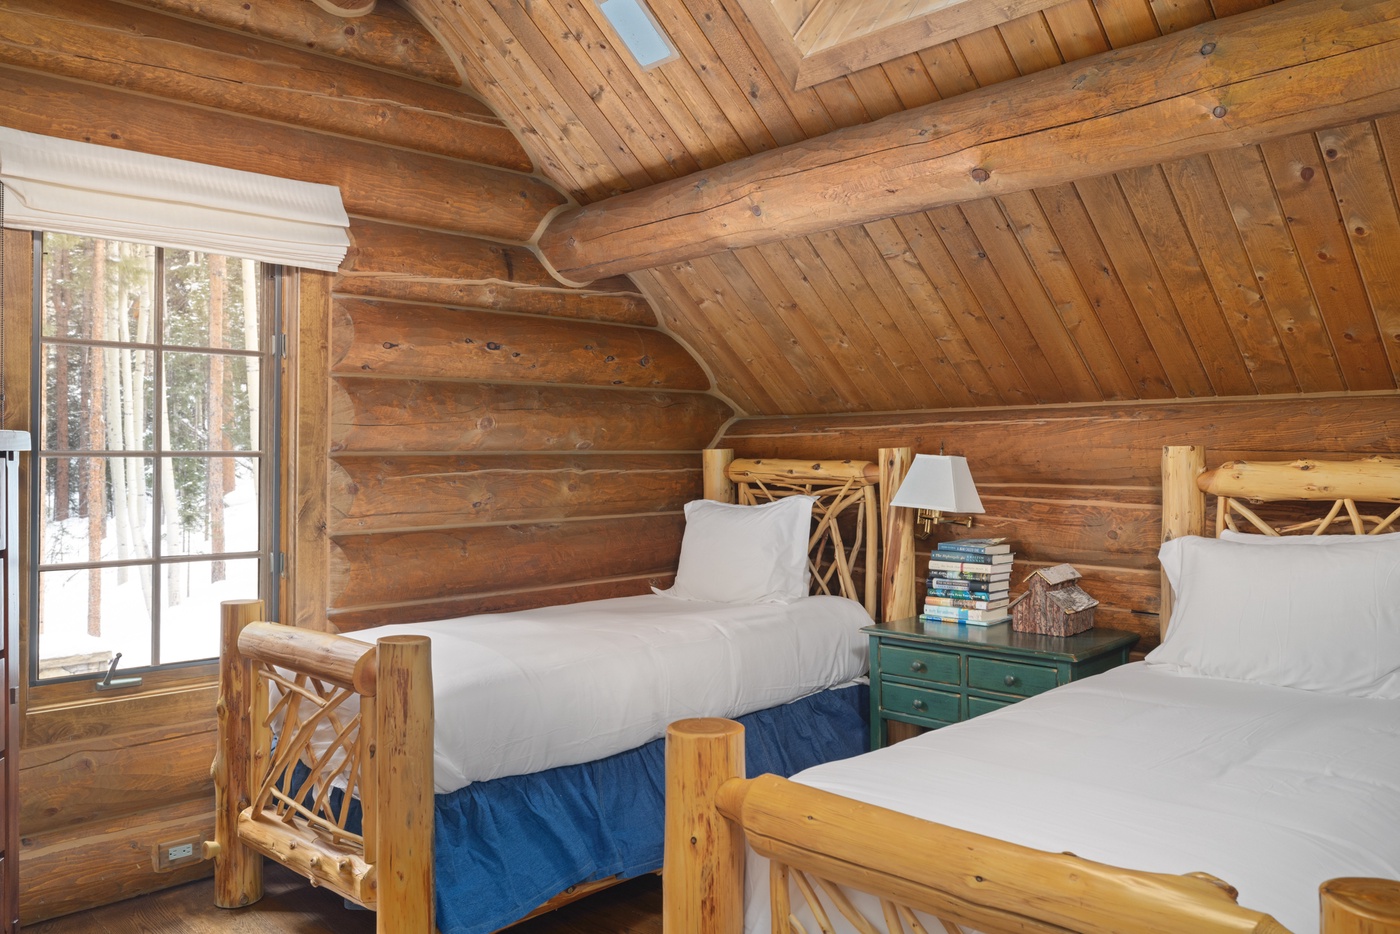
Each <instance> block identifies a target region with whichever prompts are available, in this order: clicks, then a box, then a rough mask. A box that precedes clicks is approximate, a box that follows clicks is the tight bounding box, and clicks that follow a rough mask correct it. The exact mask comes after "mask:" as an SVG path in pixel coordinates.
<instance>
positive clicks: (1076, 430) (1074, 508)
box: [721, 393, 1400, 650]
mask: <svg viewBox="0 0 1400 934" xmlns="http://www.w3.org/2000/svg"><path fill="white" fill-rule="evenodd" d="M721 444H723V445H724V446H726V447H733V448H734V449H735V451H736V453H737V454H738V456H740V457H744V456H749V455H755V454H759V453H762V454H766V455H768V456H773V457H815V456H826V457H830V456H832V455H837V456H845V457H860V456H866V455H867V454H868V452H870V451H873V450H875V449H877V448H880V447H893V446H903V445H908V446H910V447H912V448H913V449H914V450H915V451H921V452H924V453H934V452H937V451H940V450H943V451H946V452H947V453H949V454H961V455H963V456H965V457H966V458H967V460H968V466H969V467H970V468H971V470H972V476H973V479H974V480H975V481H976V483H977V490H978V492H979V493H980V494H981V498H982V505H983V506H984V507H985V508H986V513H985V514H983V515H979V516H975V517H974V524H973V526H972V528H971V529H964V528H961V527H956V526H955V527H940V528H939V529H937V530H936V531H935V534H934V537H933V538H931V539H930V540H927V541H923V542H920V543H919V545H918V552H919V554H918V558H917V562H916V567H918V568H920V569H921V570H920V573H922V568H923V567H924V563H925V561H926V560H927V557H928V552H929V549H930V548H931V547H932V546H933V545H934V544H935V543H936V542H937V541H939V540H942V539H946V538H950V537H969V536H975V537H982V536H989V535H992V536H1006V537H1007V538H1009V539H1011V541H1012V542H1013V544H1014V547H1015V550H1016V563H1015V565H1014V567H1013V570H1012V593H1013V594H1014V593H1017V592H1019V590H1020V589H1021V587H1020V584H1021V581H1022V580H1023V579H1024V577H1025V576H1026V574H1028V573H1029V572H1031V571H1032V570H1035V569H1036V568H1041V567H1046V566H1048V565H1052V564H1059V563H1062V562H1068V563H1070V564H1073V565H1074V566H1075V567H1076V568H1077V569H1078V570H1079V571H1080V572H1081V573H1082V574H1083V575H1084V580H1083V581H1082V583H1083V586H1084V589H1085V590H1087V591H1088V592H1089V593H1090V594H1092V595H1093V596H1095V597H1097V598H1098V599H1099V601H1100V605H1099V607H1098V608H1097V609H1096V610H1095V622H1096V624H1097V625H1100V626H1107V627H1110V628H1114V629H1126V630H1130V631H1132V632H1137V633H1139V634H1141V636H1142V641H1141V642H1140V643H1139V644H1138V649H1139V650H1146V649H1148V648H1150V647H1151V646H1153V645H1155V644H1156V642H1157V615H1156V614H1157V612H1158V610H1159V608H1160V603H1159V599H1160V594H1159V582H1158V578H1159V569H1158V565H1157V561H1156V554H1157V547H1158V543H1159V541H1160V534H1161V501H1162V498H1161V451H1162V447H1163V446H1165V445H1168V444H1200V445H1204V446H1205V448H1206V457H1207V461H1208V463H1212V464H1214V463H1218V462H1219V461H1221V460H1223V459H1229V458H1234V457H1264V458H1282V457H1294V456H1302V455H1327V456H1337V455H1347V454H1355V455H1367V454H1376V453H1391V454H1393V453H1400V396H1397V395H1396V394H1394V393H1385V394H1356V395H1349V396H1343V395H1335V396H1313V397H1301V396H1294V397H1289V398H1282V399H1267V400H1258V401H1253V400H1251V401H1231V402H1222V401H1199V402H1181V403H1134V404H1122V405H1092V406H1038V407H1020V408H998V409H973V410H960V411H952V410H950V411H939V412H920V413H911V414H899V415H883V416H838V417H832V416H827V417H822V418H794V419H757V418H751V419H741V420H739V421H736V422H735V423H733V424H732V425H731V426H730V427H729V429H728V430H727V431H726V432H725V435H724V438H723V439H722V441H721Z"/></svg>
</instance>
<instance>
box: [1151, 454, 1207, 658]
mask: <svg viewBox="0 0 1400 934" xmlns="http://www.w3.org/2000/svg"><path fill="white" fill-rule="evenodd" d="M1205 470H1206V451H1205V448H1203V447H1200V446H1198V445H1169V446H1168V447H1165V448H1163V449H1162V541H1164V542H1169V541H1171V540H1172V539H1174V538H1180V537H1181V536H1183V535H1200V534H1201V533H1202V531H1203V529H1204V527H1205V515H1206V496H1205V494H1204V493H1202V492H1201V489H1200V487H1198V486H1197V485H1196V478H1197V477H1199V476H1200V475H1201V474H1203V473H1205ZM1171 615H1172V586H1171V582H1170V581H1168V580H1167V572H1166V571H1163V572H1162V602H1161V610H1160V614H1159V616H1158V618H1157V632H1158V636H1159V637H1160V638H1163V639H1165V638H1166V637H1167V626H1168V624H1169V623H1170V622H1171Z"/></svg>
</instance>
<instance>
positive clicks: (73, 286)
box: [31, 234, 276, 680]
mask: <svg viewBox="0 0 1400 934" xmlns="http://www.w3.org/2000/svg"><path fill="white" fill-rule="evenodd" d="M43 247H44V249H43V250H42V252H40V251H38V250H37V249H36V279H39V280H40V281H41V282H42V285H43V288H42V289H41V290H36V292H41V294H38V295H36V304H41V308H38V309H36V315H35V330H36V332H37V333H36V335H35V337H36V341H35V356H36V364H38V363H40V362H41V361H42V362H43V365H42V366H36V367H35V374H36V375H35V379H36V381H38V383H39V385H38V386H36V387H35V393H34V399H35V403H34V404H35V422H36V424H39V425H40V426H41V430H40V431H39V432H38V435H39V440H40V451H39V453H40V455H41V457H42V458H43V460H41V464H42V467H41V469H39V470H36V471H35V477H34V491H35V493H36V499H35V515H34V519H33V521H34V523H35V526H36V531H38V530H42V531H43V535H42V536H38V535H36V540H37V541H42V542H44V547H43V549H42V555H41V559H40V561H39V562H37V563H36V565H35V568H34V571H33V572H32V575H33V576H32V578H31V579H32V581H33V583H34V585H35V586H36V591H35V592H36V595H37V599H35V600H34V605H35V616H36V623H37V627H36V631H37V633H38V638H36V639H34V640H33V642H32V643H31V644H32V645H33V646H34V648H33V655H34V658H33V662H34V666H33V669H32V670H33V671H34V672H35V673H36V677H37V680H53V679H64V678H76V677H84V676H91V674H92V673H94V672H95V671H98V670H104V671H105V667H106V665H105V662H106V661H107V660H108V659H110V658H111V657H112V655H113V651H114V650H115V651H120V652H122V653H123V658H122V660H121V667H122V669H123V670H128V669H131V668H143V667H149V666H161V665H167V664H171V665H183V664H187V663H195V662H198V661H202V660H204V659H207V658H210V657H213V656H216V655H217V649H218V647H217V625H216V624H217V613H215V612H212V609H213V607H214V605H216V602H217V600H220V599H234V598H238V597H255V596H259V595H260V594H261V591H262V585H261V583H260V582H261V581H262V579H263V576H264V574H265V572H266V570H267V568H268V567H269V566H270V562H269V561H267V560H265V559H268V558H269V557H270V547H271V544H270V540H271V538H272V533H271V529H270V528H269V520H270V516H269V514H268V511H267V510H266V509H264V494H265V492H266V489H267V487H268V486H269V484H270V483H271V482H272V481H273V479H274V477H273V476H272V474H274V473H275V471H273V470H269V469H268V468H267V465H266V463H265V461H266V460H267V459H268V451H267V450H266V449H265V447H264V439H265V438H266V437H268V436H270V435H271V433H270V432H266V431H264V430H263V428H262V425H261V422H262V413H261V410H262V408H263V403H264V400H265V399H266V398H267V397H269V396H272V397H274V398H275V393H276V390H275V385H265V384H264V383H263V381H262V374H263V373H264V372H267V373H271V374H274V376H275V373H276V370H275V369H272V368H271V365H272V360H273V357H272V354H271V353H270V352H269V344H270V342H269V341H268V340H267V339H266V335H265V333H264V332H265V330H266V328H265V324H264V322H263V318H264V317H265V314H264V312H265V309H264V307H263V306H264V305H265V304H266V302H265V299H266V298H267V297H270V296H269V295H266V294H265V295H264V296H263V297H262V298H260V297H259V294H258V293H259V292H260V291H264V292H266V291H267V290H266V286H267V285H269V284H271V282H272V280H271V279H269V278H268V277H267V276H265V275H264V274H263V273H262V272H261V271H259V269H258V267H257V265H256V264H254V263H252V262H251V261H241V260H238V259H230V258H227V257H216V256H205V255H204V254H195V253H189V252H180V251H165V250H160V249H153V248H140V247H135V246H134V245H130V244H119V243H116V242H115V241H107V242H104V241H86V242H83V241H82V239H81V238H76V237H65V236H63V235H52V234H46V235H44V239H43ZM84 251H86V252H84ZM171 257H174V259H173V260H172V259H171ZM147 262H149V266H148V267H147V266H143V265H142V264H144V263H147ZM104 266H105V269H104ZM114 267H115V268H114ZM240 274H241V275H240ZM235 278H236V279H237V282H236V283H235V282H234V281H233V280H234V279H235ZM148 293H149V294H148ZM168 295H169V296H170V301H174V302H176V304H177V306H178V311H174V312H172V306H171V304H170V301H168V300H167V296H168ZM240 299H241V303H240ZM191 315H193V317H192V316H191ZM201 315H202V316H201ZM237 342H244V343H245V344H246V346H243V347H238V346H221V345H231V344H234V343H237ZM75 402H76V404H75ZM270 412H271V417H272V418H274V419H275V417H276V411H275V409H272V410H270ZM104 419H105V422H104ZM204 441H214V442H216V444H213V445H210V444H207V443H200V442H204ZM93 442H95V443H93ZM133 442H134V443H136V444H138V445H144V447H132V443H133ZM240 444H243V445H245V447H244V448H243V449H239V447H238V445H240ZM181 445H184V447H182V446H181ZM99 465H100V466H99ZM98 536H100V542H101V547H100V548H99V546H98V541H99V538H98ZM65 539H71V541H68V542H65ZM112 539H115V541H113V540H112ZM228 546H232V547H228ZM83 552H86V553H88V554H89V555H90V559H89V560H86V561H84V560H81V557H80V555H81V554H82V553H83ZM99 552H100V553H99ZM74 559H78V560H74ZM201 566H203V567H201ZM135 584H139V588H138V589H136V590H133V586H134V585H135ZM84 590H86V595H85V596H84V594H83V591H84ZM133 599H134V600H135V601H136V602H135V603H133V602H132V601H133ZM191 601H192V602H191ZM46 603H48V604H50V606H51V608H52V609H53V610H55V612H53V613H47V614H46V613H45V604H46ZM78 611H81V613H79V612H78ZM84 615H85V616H86V619H87V632H88V635H89V636H92V637H98V636H103V637H105V638H104V639H97V640H94V639H88V640H83V639H81V638H78V639H74V638H72V632H71V630H72V625H73V618H74V617H77V616H84ZM46 617H48V618H51V619H55V621H56V622H55V625H58V624H60V623H62V624H66V626H67V629H66V630H65V632H63V633H50V634H49V638H47V639H46V638H45V635H46V634H45V618H46ZM206 617H207V618H206ZM80 623H81V620H79V624H80ZM104 625H105V627H106V628H107V629H109V630H110V629H113V628H115V629H118V630H119V631H120V632H124V633H126V634H125V635H121V634H120V632H119V633H118V634H117V635H115V637H114V636H113V634H112V633H110V631H109V632H103V631H102V630H103V628H104ZM132 626H135V629H133V628H132ZM50 628H52V627H50ZM141 628H146V629H148V633H149V640H148V644H144V645H143V644H140V643H142V642H145V641H147V640H145V639H144V637H141V636H139V635H138V632H139V629H141ZM211 632H212V637H211V635H210V633H211ZM132 636H137V638H136V640H135V641H134V642H133V640H132V638H131V637H132ZM41 643H44V644H42V645H41ZM66 643H72V645H73V646H77V647H79V648H89V649H91V648H93V646H96V647H97V648H98V649H102V651H88V652H83V651H77V650H74V651H69V649H70V648H71V646H70V645H68V644H66ZM108 645H109V647H107V646H108ZM98 656H101V658H100V660H101V661H103V662H104V664H102V665H100V666H98V667H97V668H91V667H85V666H89V665H90V664H92V663H95V661H97V660H99V659H98ZM56 659H57V660H56Z"/></svg>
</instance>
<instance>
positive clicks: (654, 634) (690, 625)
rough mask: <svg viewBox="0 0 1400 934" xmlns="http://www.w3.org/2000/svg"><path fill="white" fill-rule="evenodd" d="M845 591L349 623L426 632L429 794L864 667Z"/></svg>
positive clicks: (588, 751) (763, 702)
mask: <svg viewBox="0 0 1400 934" xmlns="http://www.w3.org/2000/svg"><path fill="white" fill-rule="evenodd" d="M868 625H870V617H869V616H867V615H866V613H865V610H864V609H863V608H862V607H861V605H860V604H858V603H856V602H854V601H852V600H847V599H846V598H844V597H806V598H803V599H801V600H797V601H795V602H793V603H789V604H772V603H767V604H758V605H734V604H725V603H701V602H697V601H689V600H676V599H673V598H670V597H661V596H656V595H652V594H648V595H645V596H637V597H619V598H615V599H611V600H596V601H592V602H589V603H577V604H572V605H569V606H556V607H547V608H544V609H539V610H525V611H520V612H515V613H501V614H495V615H489V616H472V617H463V618H459V619H449V620H442V621H440V622H432V623H411V624H404V625H393V626H379V627H375V628H373V629H365V630H361V631H359V632H354V633H350V634H349V635H351V636H352V637H353V638H355V639H361V640H364V641H366V642H373V641H374V640H375V639H378V638H381V637H383V636H389V635H403V634H423V635H427V636H429V637H431V638H432V642H433V647H432V657H433V694H434V697H435V698H436V720H435V726H434V744H433V745H434V759H435V762H434V765H435V768H434V784H435V785H436V788H437V792H438V793H439V794H444V793H446V792H449V791H455V790H456V789H458V788H462V787H464V786H466V785H468V784H470V783H471V782H476V781H485V780H487V779H492V778H501V777H503V776H507V775H524V774H528V773H531V772H538V771H543V770H544V769H550V768H555V767H557V766H561V765H574V764H577V763H580V762H588V761H591V760H593V759H600V758H603V757H605V756H610V755H613V754H614V753H619V752H623V751H624V750H627V749H632V748H634V747H636V746H640V745H643V744H644V743H648V742H650V741H652V740H654V739H657V738H659V737H660V736H662V735H663V734H664V733H665V730H666V725H667V724H669V723H670V722H672V721H673V720H680V719H683V718H685V717H701V716H704V717H738V716H742V715H744V714H747V713H752V712H753V711H755V710H762V709H764V708H767V707H775V706H778V705H780V704H786V703H789V702H791V701H794V700H797V699H799V698H801V697H805V696H807V695H808V694H813V693H816V692H817V691H823V690H826V689H828V688H832V687H837V686H839V685H842V684H847V683H849V682H851V681H852V680H854V679H855V678H857V677H859V676H860V675H862V674H864V672H865V670H866V637H865V635H864V634H863V633H861V632H860V629H861V627H862V626H868Z"/></svg>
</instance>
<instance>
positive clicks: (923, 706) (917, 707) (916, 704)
mask: <svg viewBox="0 0 1400 934" xmlns="http://www.w3.org/2000/svg"><path fill="white" fill-rule="evenodd" d="M914 709H915V710H928V704H926V703H924V702H923V701H921V700H916V701H914Z"/></svg>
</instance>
